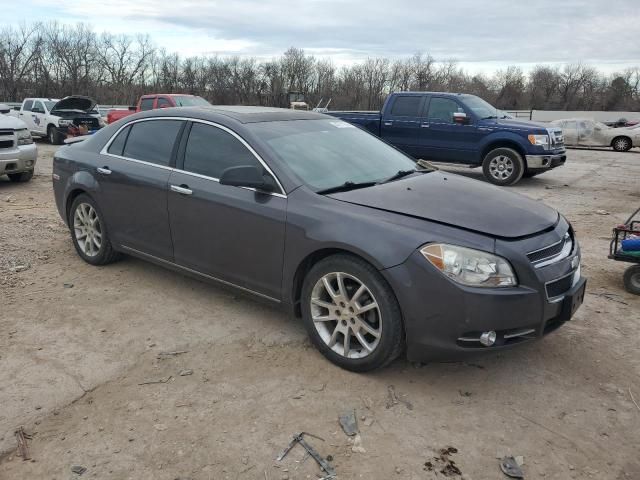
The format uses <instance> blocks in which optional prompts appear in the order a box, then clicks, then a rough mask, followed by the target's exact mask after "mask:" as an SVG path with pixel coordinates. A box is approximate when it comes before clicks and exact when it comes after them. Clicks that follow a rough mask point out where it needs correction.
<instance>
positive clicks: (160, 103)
mask: <svg viewBox="0 0 640 480" xmlns="http://www.w3.org/2000/svg"><path fill="white" fill-rule="evenodd" d="M172 106H173V105H171V102H169V100H167V99H166V98H164V97H160V98H158V108H168V107H172Z"/></svg>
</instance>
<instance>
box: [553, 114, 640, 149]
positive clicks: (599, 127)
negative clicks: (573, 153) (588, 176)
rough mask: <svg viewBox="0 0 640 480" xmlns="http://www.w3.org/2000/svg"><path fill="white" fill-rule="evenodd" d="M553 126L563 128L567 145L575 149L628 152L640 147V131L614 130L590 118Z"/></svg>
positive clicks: (572, 119)
mask: <svg viewBox="0 0 640 480" xmlns="http://www.w3.org/2000/svg"><path fill="white" fill-rule="evenodd" d="M551 124H552V125H555V126H557V127H558V128H562V131H563V132H564V138H565V143H566V144H567V145H570V146H574V147H612V148H613V149H614V150H616V151H618V152H626V151H628V150H630V149H631V148H633V147H638V146H640V130H634V129H632V128H612V127H608V126H607V125H605V124H604V123H602V122H597V121H595V120H592V119H589V118H567V119H563V120H554V121H552V122H551Z"/></svg>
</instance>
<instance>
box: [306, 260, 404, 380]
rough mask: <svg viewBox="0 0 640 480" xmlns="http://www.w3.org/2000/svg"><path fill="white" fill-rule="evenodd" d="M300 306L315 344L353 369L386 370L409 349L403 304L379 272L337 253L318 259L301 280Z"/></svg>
mask: <svg viewBox="0 0 640 480" xmlns="http://www.w3.org/2000/svg"><path fill="white" fill-rule="evenodd" d="M300 300H301V305H300V306H301V310H302V319H303V321H304V324H305V327H306V329H307V332H308V333H309V337H310V338H311V341H312V342H313V344H314V345H315V346H316V348H317V349H318V350H319V351H320V352H321V353H322V354H323V355H324V356H325V357H327V358H328V359H329V360H331V361H332V362H333V363H335V364H336V365H338V366H340V367H342V368H345V369H347V370H352V371H354V372H366V371H369V370H374V369H377V368H382V367H384V366H386V365H388V364H389V363H391V361H393V360H394V359H395V358H396V357H397V356H398V355H399V354H400V353H401V351H402V349H403V347H404V328H403V325H402V314H401V312H400V306H399V305H398V300H397V299H396V297H395V294H394V293H393V291H392V290H391V287H390V286H389V284H388V283H387V282H386V280H385V279H384V278H383V277H382V275H381V274H380V272H379V271H378V270H377V269H376V268H374V267H373V266H372V265H370V264H369V263H367V262H366V261H364V260H363V259H361V258H358V257H355V256H352V255H349V254H346V253H344V254H342V253H341V254H336V255H332V256H330V257H327V258H325V259H323V260H321V261H319V262H318V263H316V264H315V265H314V266H313V267H312V268H311V269H310V270H309V272H308V273H307V275H306V276H305V278H304V281H303V284H302V292H301V299H300Z"/></svg>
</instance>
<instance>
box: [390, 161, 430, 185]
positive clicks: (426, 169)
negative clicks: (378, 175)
mask: <svg viewBox="0 0 640 480" xmlns="http://www.w3.org/2000/svg"><path fill="white" fill-rule="evenodd" d="M418 165H420V166H421V167H423V165H422V164H420V163H418ZM434 170H435V168H431V166H430V165H429V166H428V167H423V168H414V169H412V170H398V172H397V173H396V174H395V175H391V176H390V177H389V178H385V179H384V180H381V181H379V182H378V183H379V184H380V183H387V182H393V181H394V180H398V179H400V178H403V177H406V176H407V175H411V174H412V173H426V172H432V171H434Z"/></svg>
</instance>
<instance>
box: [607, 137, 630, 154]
mask: <svg viewBox="0 0 640 480" xmlns="http://www.w3.org/2000/svg"><path fill="white" fill-rule="evenodd" d="M611 146H612V147H613V149H614V150H615V151H616V152H627V151H629V150H631V140H630V139H629V138H627V137H616V138H614V139H613V141H612V142H611Z"/></svg>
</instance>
